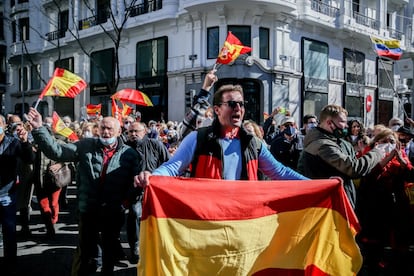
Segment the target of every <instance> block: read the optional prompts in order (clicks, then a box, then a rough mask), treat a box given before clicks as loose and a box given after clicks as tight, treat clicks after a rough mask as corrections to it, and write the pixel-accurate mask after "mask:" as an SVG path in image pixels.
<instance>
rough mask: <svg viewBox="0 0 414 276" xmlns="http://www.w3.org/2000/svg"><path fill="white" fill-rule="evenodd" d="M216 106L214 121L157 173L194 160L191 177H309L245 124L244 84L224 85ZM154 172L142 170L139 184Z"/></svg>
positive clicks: (171, 171)
mask: <svg viewBox="0 0 414 276" xmlns="http://www.w3.org/2000/svg"><path fill="white" fill-rule="evenodd" d="M213 108H214V113H215V115H216V118H215V119H214V121H213V124H212V125H211V126H209V127H203V128H199V129H197V130H196V131H193V132H190V133H189V134H188V135H187V136H186V137H185V138H184V139H183V140H182V142H181V144H180V146H179V147H178V149H177V151H176V153H175V154H174V156H172V157H171V159H170V160H169V161H167V162H165V163H164V164H162V165H161V166H160V167H158V168H157V169H156V170H154V171H153V174H154V175H167V176H177V175H180V174H182V173H183V172H184V171H185V170H186V169H187V168H188V167H189V166H190V164H191V169H190V176H191V177H199V178H214V179H227V180H258V172H259V170H260V171H261V172H263V173H264V174H265V175H266V176H267V177H269V178H270V179H272V180H278V179H279V180H280V179H286V180H287V179H296V180H298V179H303V180H305V179H308V178H306V177H304V176H302V175H301V174H299V173H297V172H295V171H294V170H292V169H290V168H289V167H286V166H284V165H283V164H281V163H280V162H278V161H277V160H276V159H275V158H274V157H273V156H272V154H271V153H270V152H269V150H268V149H267V147H266V146H265V145H264V144H263V143H262V142H261V141H260V139H258V138H257V137H255V136H253V135H250V134H248V133H247V132H246V131H245V130H244V128H243V127H241V126H242V122H243V117H244V114H245V101H244V95H243V88H242V87H241V86H240V85H231V84H230V85H223V86H221V87H220V88H219V89H218V90H217V91H216V92H215V94H214V99H213ZM150 175H151V172H149V171H144V172H142V173H140V175H139V176H138V177H136V178H135V184H136V185H137V186H140V187H145V186H146V185H148V183H149V176H150Z"/></svg>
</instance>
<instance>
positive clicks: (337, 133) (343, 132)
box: [332, 121, 348, 138]
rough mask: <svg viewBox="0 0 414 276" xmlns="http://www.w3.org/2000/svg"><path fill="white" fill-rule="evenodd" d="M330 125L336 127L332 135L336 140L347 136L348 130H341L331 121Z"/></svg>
mask: <svg viewBox="0 0 414 276" xmlns="http://www.w3.org/2000/svg"><path fill="white" fill-rule="evenodd" d="M332 123H333V124H334V125H335V127H336V128H335V129H334V131H333V133H332V134H333V135H334V136H335V137H336V138H344V137H345V136H346V135H347V134H348V129H347V128H342V129H341V128H339V127H338V126H337V125H336V124H335V123H334V122H333V121H332Z"/></svg>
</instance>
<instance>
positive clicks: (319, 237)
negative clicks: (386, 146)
mask: <svg viewBox="0 0 414 276" xmlns="http://www.w3.org/2000/svg"><path fill="white" fill-rule="evenodd" d="M150 180H151V184H150V185H149V186H148V187H147V188H146V190H145V196H144V201H143V216H142V221H141V232H140V261H139V263H138V275H151V276H152V275H356V274H357V272H358V271H359V269H360V268H361V265H362V256H361V254H360V251H359V248H358V246H357V244H356V242H355V234H356V232H357V231H358V230H359V225H358V221H357V218H356V216H355V214H354V212H353V210H352V208H351V206H350V203H349V201H348V199H347V198H346V195H345V192H344V190H343V187H342V184H341V183H340V182H339V181H338V180H336V179H329V180H309V181H226V180H211V179H190V178H173V177H161V176H152V177H151V179H150Z"/></svg>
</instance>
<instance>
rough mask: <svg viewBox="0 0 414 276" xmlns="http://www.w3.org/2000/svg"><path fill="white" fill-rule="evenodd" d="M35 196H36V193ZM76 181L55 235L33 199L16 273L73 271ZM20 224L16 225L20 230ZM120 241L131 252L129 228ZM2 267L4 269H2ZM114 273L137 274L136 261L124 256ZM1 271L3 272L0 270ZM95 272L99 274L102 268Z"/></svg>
mask: <svg viewBox="0 0 414 276" xmlns="http://www.w3.org/2000/svg"><path fill="white" fill-rule="evenodd" d="M34 199H35V197H34ZM76 208H77V200H76V185H74V184H72V185H70V186H68V206H67V207H66V208H62V209H61V210H60V212H59V221H58V222H57V224H56V225H55V228H56V237H55V238H54V239H50V238H47V237H46V229H45V227H44V224H43V222H42V219H41V217H40V210H39V205H38V204H37V203H36V202H35V200H34V202H33V201H32V212H31V216H30V230H31V232H32V235H31V237H29V238H23V237H21V236H20V235H19V233H18V244H17V255H18V257H17V262H18V267H17V275H19V276H20V275H21V276H31V275H33V276H52V275H53V276H56V275H58V276H66V275H70V272H71V264H72V256H73V253H74V251H75V248H76V245H77V241H78V224H77V217H76ZM19 230H20V226H19V225H18V226H17V231H19ZM121 242H122V247H123V249H124V252H125V254H126V255H127V256H128V254H129V246H128V243H127V239H126V231H125V229H124V228H123V229H122V230H121ZM1 267H4V266H3V249H2V248H1V245H0V268H1ZM0 271H1V269H0ZM114 274H115V276H132V275H134V276H136V275H137V269H136V264H131V263H130V262H129V261H128V260H121V261H120V262H119V263H118V264H117V266H116V267H115V273H114ZM0 275H2V276H7V275H4V274H3V273H2V272H0ZM94 275H99V272H97V273H95V274H94Z"/></svg>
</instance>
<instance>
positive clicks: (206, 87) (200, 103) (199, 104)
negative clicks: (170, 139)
mask: <svg viewBox="0 0 414 276" xmlns="http://www.w3.org/2000/svg"><path fill="white" fill-rule="evenodd" d="M216 71H217V70H216V69H213V70H211V71H209V72H208V73H207V74H206V76H205V78H204V82H203V86H202V87H201V89H200V91H199V92H198V94H197V95H196V96H195V97H194V99H193V106H191V108H190V109H188V111H187V113H186V114H185V116H184V120H183V121H182V122H181V123H180V124H178V126H177V132H178V138H179V141H182V139H184V137H185V136H187V134H188V133H190V132H191V131H193V130H195V129H197V128H198V127H201V126H202V123H203V122H202V121H203V120H202V119H203V117H204V116H205V114H206V112H207V111H208V108H209V107H210V103H209V102H208V101H209V98H210V95H211V93H210V89H211V88H212V87H213V85H214V84H215V83H216V82H217V79H218V78H217V76H216V74H215V73H216ZM206 124H207V123H206ZM203 126H207V125H203Z"/></svg>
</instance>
